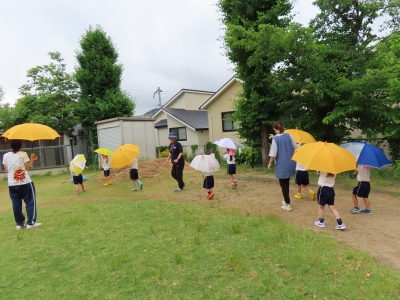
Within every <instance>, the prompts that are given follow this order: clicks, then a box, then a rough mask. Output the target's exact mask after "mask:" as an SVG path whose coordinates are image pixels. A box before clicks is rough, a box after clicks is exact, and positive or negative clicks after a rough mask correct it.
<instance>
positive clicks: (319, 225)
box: [314, 220, 326, 228]
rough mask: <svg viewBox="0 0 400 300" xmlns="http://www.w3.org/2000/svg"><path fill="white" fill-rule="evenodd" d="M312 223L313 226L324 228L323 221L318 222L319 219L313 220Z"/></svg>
mask: <svg viewBox="0 0 400 300" xmlns="http://www.w3.org/2000/svg"><path fill="white" fill-rule="evenodd" d="M314 225H315V226H318V227H321V228H325V227H326V226H325V222H320V221H319V220H318V221H315V222H314Z"/></svg>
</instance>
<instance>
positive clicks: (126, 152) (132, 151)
mask: <svg viewBox="0 0 400 300" xmlns="http://www.w3.org/2000/svg"><path fill="white" fill-rule="evenodd" d="M139 153H140V151H139V146H137V145H133V144H125V145H123V146H121V147H118V148H117V150H115V151H114V154H113V156H112V159H111V166H113V167H117V168H122V167H124V166H127V165H130V164H131V163H132V162H133V160H134V159H135V158H136V157H137V156H138V155H139Z"/></svg>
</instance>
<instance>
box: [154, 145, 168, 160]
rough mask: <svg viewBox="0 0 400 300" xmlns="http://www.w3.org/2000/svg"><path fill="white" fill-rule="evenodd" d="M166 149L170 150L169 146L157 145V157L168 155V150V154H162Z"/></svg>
mask: <svg viewBox="0 0 400 300" xmlns="http://www.w3.org/2000/svg"><path fill="white" fill-rule="evenodd" d="M165 150H168V146H159V147H156V153H157V157H168V154H169V152H168V154H167V156H161V153H162V152H164V151H165Z"/></svg>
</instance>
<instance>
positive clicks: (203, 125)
mask: <svg viewBox="0 0 400 300" xmlns="http://www.w3.org/2000/svg"><path fill="white" fill-rule="evenodd" d="M163 110H165V111H166V112H167V113H169V114H171V115H173V116H174V117H175V118H177V119H179V120H181V121H182V122H183V123H185V124H187V125H189V126H191V127H193V128H194V129H195V130H202V129H208V120H207V111H205V110H204V111H201V110H186V109H178V108H163Z"/></svg>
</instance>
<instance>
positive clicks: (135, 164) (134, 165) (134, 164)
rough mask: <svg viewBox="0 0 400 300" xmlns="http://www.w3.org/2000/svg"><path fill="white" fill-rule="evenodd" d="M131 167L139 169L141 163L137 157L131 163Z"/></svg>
mask: <svg viewBox="0 0 400 300" xmlns="http://www.w3.org/2000/svg"><path fill="white" fill-rule="evenodd" d="M131 169H139V163H138V160H137V158H135V159H134V160H133V162H132V163H131Z"/></svg>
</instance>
